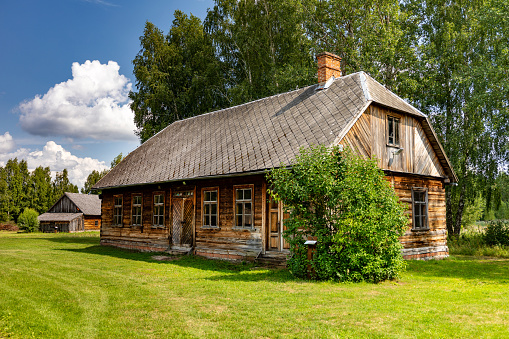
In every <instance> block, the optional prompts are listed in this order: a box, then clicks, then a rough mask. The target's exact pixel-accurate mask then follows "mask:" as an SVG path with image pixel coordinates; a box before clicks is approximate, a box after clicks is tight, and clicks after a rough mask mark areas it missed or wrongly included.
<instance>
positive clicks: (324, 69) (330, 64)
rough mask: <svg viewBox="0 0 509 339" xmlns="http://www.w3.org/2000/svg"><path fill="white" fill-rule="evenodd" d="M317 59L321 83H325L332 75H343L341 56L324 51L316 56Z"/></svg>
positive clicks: (337, 76)
mask: <svg viewBox="0 0 509 339" xmlns="http://www.w3.org/2000/svg"><path fill="white" fill-rule="evenodd" d="M316 60H317V61H318V83H319V84H320V85H323V84H324V83H325V82H326V81H327V80H329V78H330V77H332V76H334V77H335V78H339V77H340V76H341V68H340V62H341V58H340V57H338V56H337V55H336V54H332V53H329V52H322V53H320V54H318V55H317V56H316Z"/></svg>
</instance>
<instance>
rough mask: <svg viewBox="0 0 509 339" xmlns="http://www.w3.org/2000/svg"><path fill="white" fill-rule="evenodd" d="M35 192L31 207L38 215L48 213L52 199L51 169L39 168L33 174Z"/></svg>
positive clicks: (33, 192)
mask: <svg viewBox="0 0 509 339" xmlns="http://www.w3.org/2000/svg"><path fill="white" fill-rule="evenodd" d="M31 181H32V185H33V190H32V193H31V203H30V207H31V208H33V209H34V210H35V211H37V213H39V214H41V213H44V212H46V211H47V210H48V209H49V208H50V207H51V205H50V204H51V203H53V201H51V197H52V186H51V170H50V168H49V167H42V166H39V167H37V168H36V169H35V170H34V171H33V172H32V174H31Z"/></svg>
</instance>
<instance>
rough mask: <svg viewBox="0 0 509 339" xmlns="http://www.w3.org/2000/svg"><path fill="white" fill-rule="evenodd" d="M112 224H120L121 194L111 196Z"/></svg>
mask: <svg viewBox="0 0 509 339" xmlns="http://www.w3.org/2000/svg"><path fill="white" fill-rule="evenodd" d="M113 200H114V202H113V225H116V226H122V196H121V195H116V196H114V197H113Z"/></svg>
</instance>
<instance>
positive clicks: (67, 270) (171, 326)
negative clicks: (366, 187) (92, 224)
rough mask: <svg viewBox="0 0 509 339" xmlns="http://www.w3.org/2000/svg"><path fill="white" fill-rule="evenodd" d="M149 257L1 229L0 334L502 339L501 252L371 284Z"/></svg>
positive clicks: (505, 288) (504, 268)
mask: <svg viewBox="0 0 509 339" xmlns="http://www.w3.org/2000/svg"><path fill="white" fill-rule="evenodd" d="M153 255H154V254H153V253H135V252H129V251H124V250H120V249H115V248H108V247H101V246H100V245H99V234H98V233H97V232H95V233H83V234H40V233H39V234H18V233H14V232H6V231H1V232H0V338H1V337H13V338H18V337H20V338H27V337H35V338H281V337H288V338H345V337H346V338H359V337H362V338H366V337H367V338H409V337H417V338H479V337H483V338H507V337H509V260H508V259H497V260H492V259H490V258H477V257H466V256H464V257H454V258H451V259H448V260H443V261H428V262H422V261H421V262H416V261H415V262H409V265H408V269H407V271H406V272H405V273H404V274H403V276H402V277H401V280H399V281H396V282H386V283H382V284H378V285H372V284H338V283H331V282H325V283H316V282H306V281H301V280H296V279H294V278H292V277H291V275H290V274H289V273H288V272H287V271H286V270H270V269H265V268H256V267H253V266H252V265H248V264H246V265H242V264H241V265H232V264H229V263H224V262H219V261H210V260H205V259H201V258H196V257H185V258H183V259H179V260H170V261H158V260H154V259H153V258H152V256H153Z"/></svg>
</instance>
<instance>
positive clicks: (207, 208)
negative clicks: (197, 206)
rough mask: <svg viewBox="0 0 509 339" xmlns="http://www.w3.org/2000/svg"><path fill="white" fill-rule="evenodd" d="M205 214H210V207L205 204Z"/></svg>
mask: <svg viewBox="0 0 509 339" xmlns="http://www.w3.org/2000/svg"><path fill="white" fill-rule="evenodd" d="M204 207H205V214H210V205H209V204H205V206H204Z"/></svg>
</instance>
